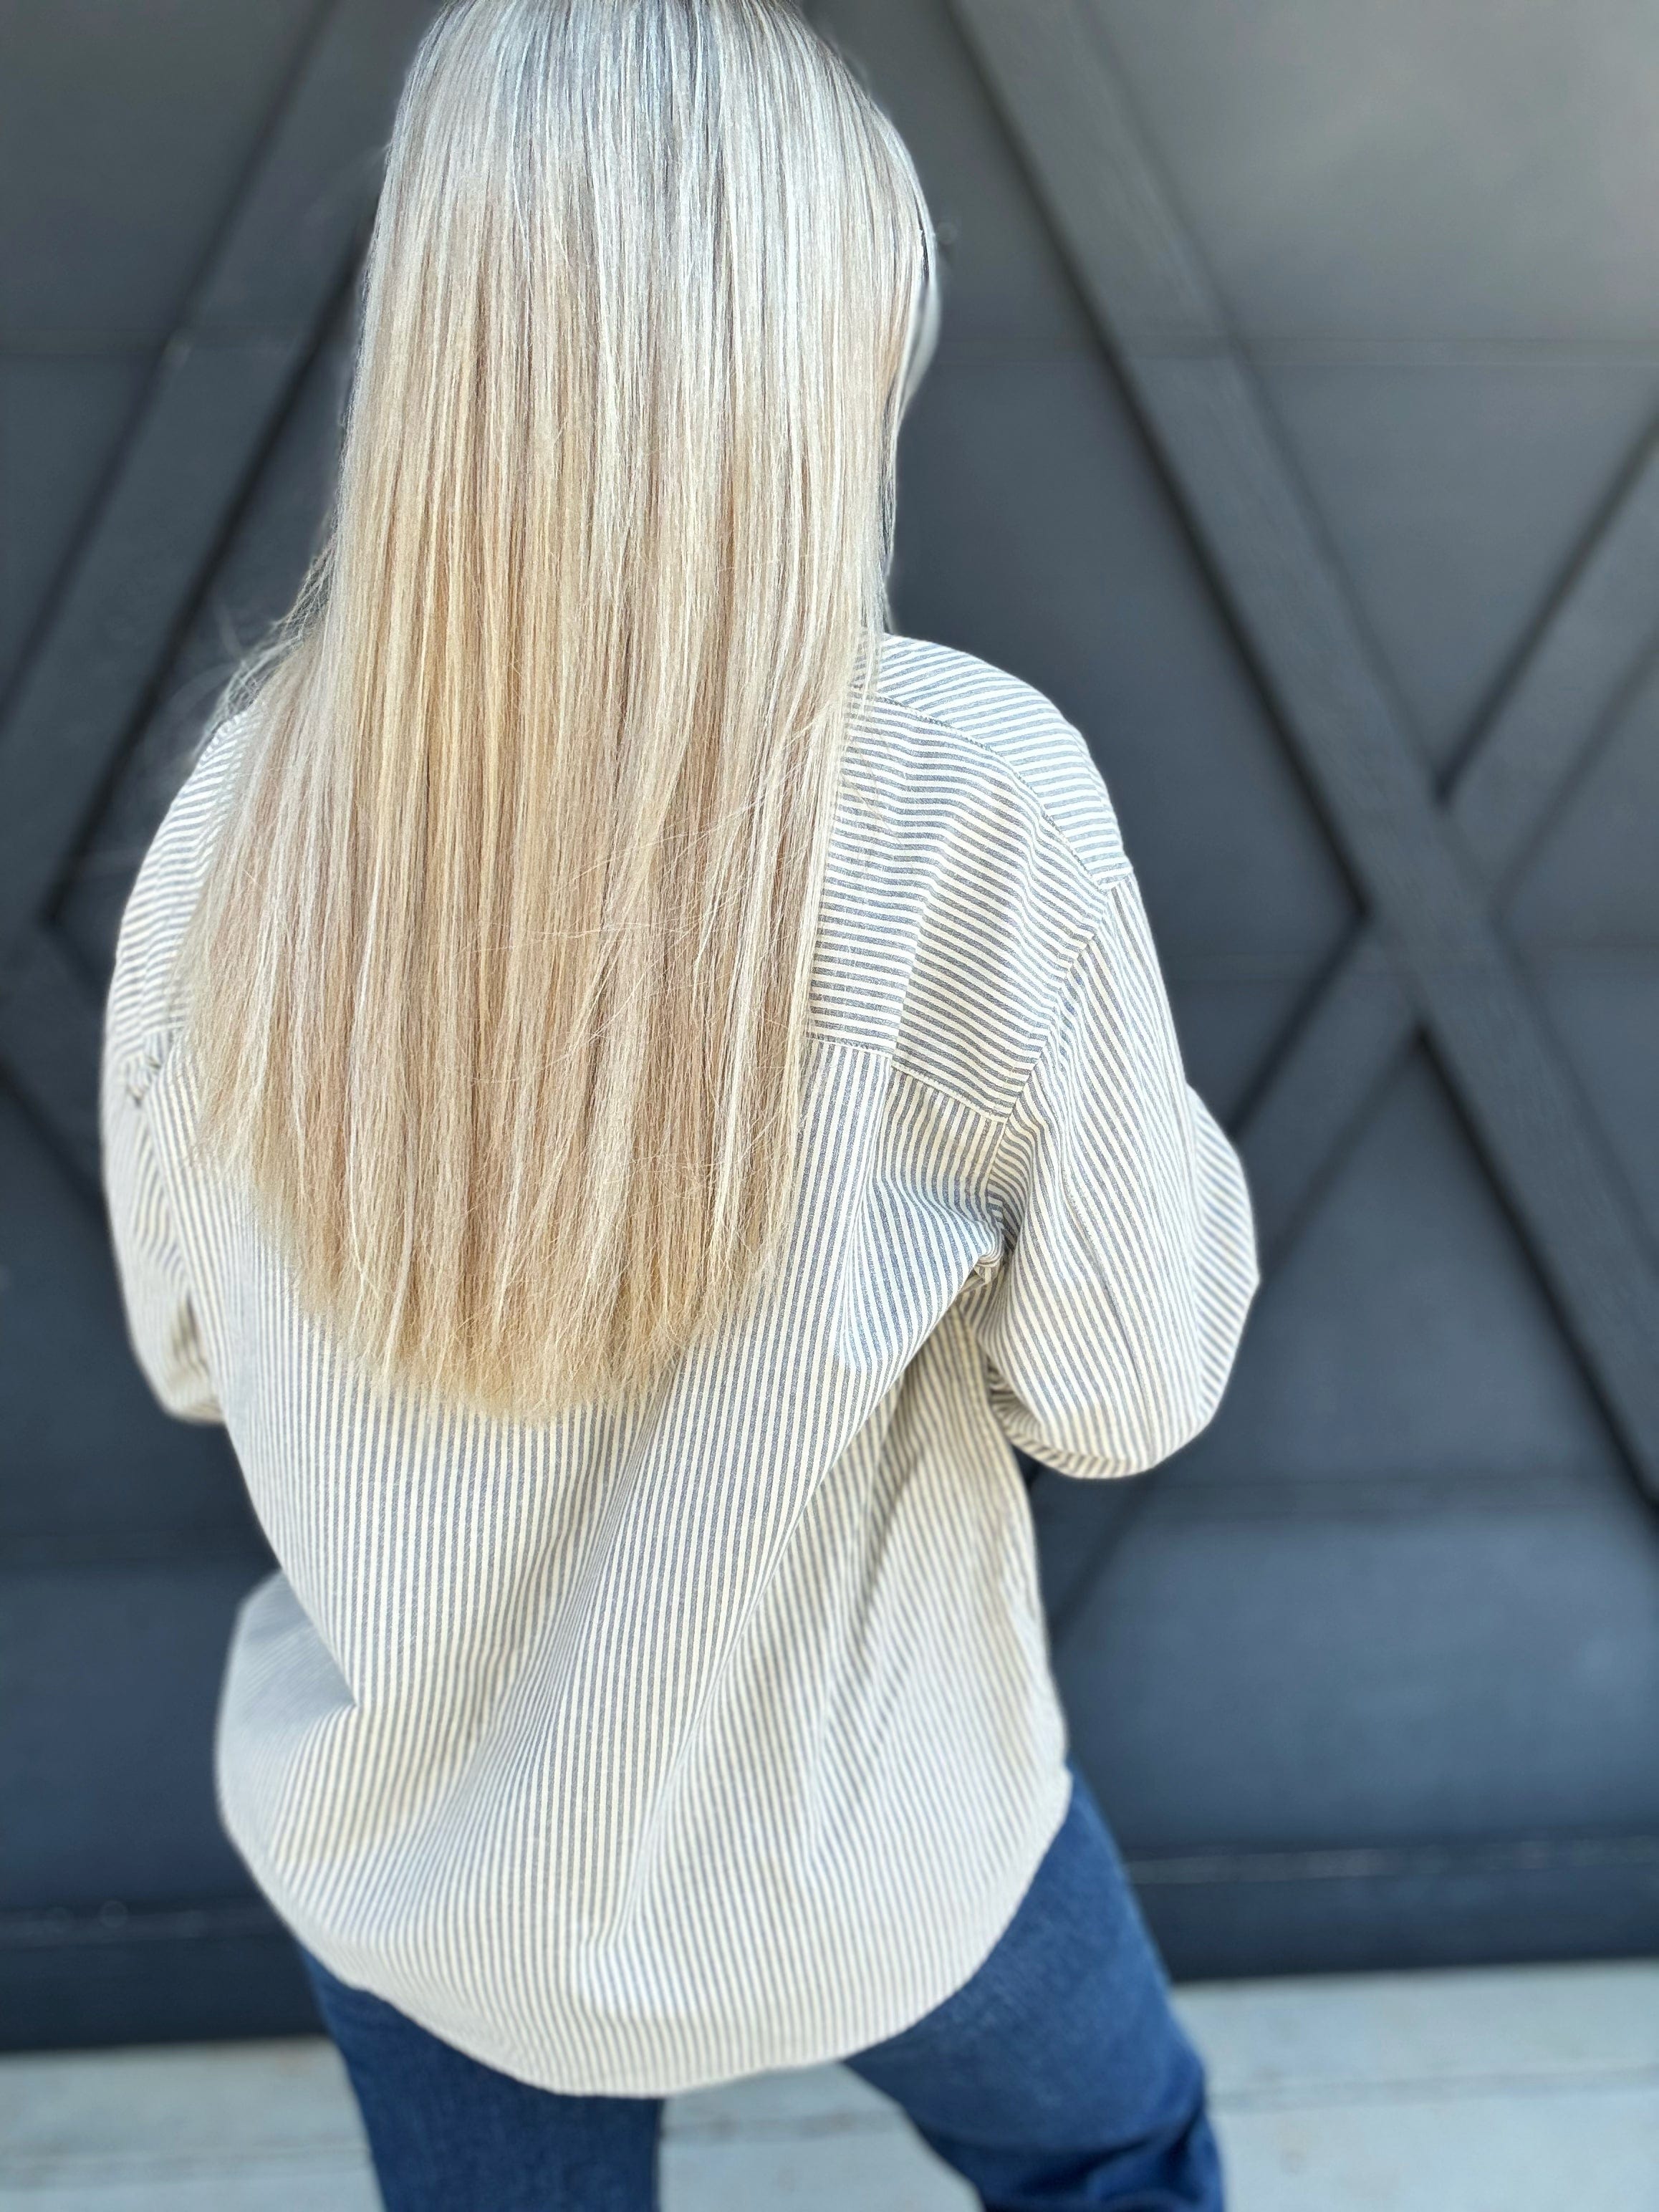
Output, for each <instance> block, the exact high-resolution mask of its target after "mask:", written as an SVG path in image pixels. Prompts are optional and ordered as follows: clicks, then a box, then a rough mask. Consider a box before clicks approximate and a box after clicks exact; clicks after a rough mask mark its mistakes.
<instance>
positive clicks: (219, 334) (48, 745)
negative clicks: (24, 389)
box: [0, 0, 434, 1194]
mask: <svg viewBox="0 0 1659 2212" xmlns="http://www.w3.org/2000/svg"><path fill="white" fill-rule="evenodd" d="M433 4H434V0H336V4H335V5H333V6H332V7H331V8H330V9H328V10H327V11H326V12H325V15H323V17H322V18H321V20H320V21H319V24H318V26H317V27H316V28H315V29H314V30H313V34H312V37H311V40H310V42H309V44H308V46H307V50H306V52H305V55H304V58H303V59H302V61H301V66H300V70H299V72H298V75H297V76H296V78H295V82H294V83H293V85H292V87H291V88H289V91H288V94H287V97H286V98H285V99H284V100H283V104H282V106H281V108H280V111H279V112H278V113H277V114H276V117H275V118H274V119H273V123H272V125H271V127H270V131H268V133H267V135H266V137H265V138H264V142H263V143H262V144H261V146H260V147H259V149H258V152H257V155H256V156H255V159H254V161H253V164H252V169H251V172H250V173H249V175H248V177H247V179H246V183H245V184H244V185H243V187H242V190H241V191H240V194H239V196H238V197H237V200H236V203H235V204H234V208H233V209H232V210H231V212H230V214H229V216H228V220H227V222H226V223H225V225H224V226H223V228H222V232H221V234H220V236H219V238H218V240H216V244H215V246H213V248H212V250H211V252H210V255H209V257H208V262H207V266H206V268H205V269H204V271H203V273H202V275H201V276H200V278H199V280H198V281H197V284H196V286H195V288H194V290H193V292H192V295H191V299H190V301H189V303H188V305H187V307H186V308H185V313H184V315H183V317H182V319H181V320H180V322H179V327H178V328H177V329H176V330H175V331H174V332H173V336H172V337H171V338H170V339H169V341H168V343H167V346H166V348H165V349H164V351H163V353H162V355H161V360H160V362H158V364H157V367H156V369H155V374H154V376H153V378H152V380H151V382H150V384H149V389H148V391H147V392H146V394H145V398H144V402H143V407H142V409H141V410H140V414H139V416H138V419H137V422H136V424H135V426H134V428H133V429H132V432H131V435H130V436H129V437H128V439H127V441H126V443H125V447H124V448H123V450H122V453H121V455H120V458H119V460H118V465H117V466H116V468H115V470H114V472H113V474H112V479H111V482H110V484H109V487H108V489H107V491H106V495H105V496H104V498H103V499H102V501H100V505H99V507H98V509H97V511H96V513H95V514H94V517H93V520H92V522H91V524H90V526H89V528H88V531H87V532H86V534H85V537H84V538H83V540H82V544H80V546H79V547H78V548H77V550H76V555H75V556H74V559H73V561H72V562H71V563H70V568H69V571H68V574H67V576H66V578H65V580H64V584H63V586H62V588H61V589H60V590H59V591H58V592H56V593H55V595H54V598H53V601H52V605H51V607H50V608H49V610H48V612H47V615H46V619H45V622H44V624H43V626H42V628H41V630H40V634H39V635H38V636H37V638H36V640H35V641H34V642H33V648H32V650H31V651H30V652H29V653H28V654H27V658H26V659H25V662H24V665H23V670H22V673H21V677H20V678H19V680H18V682H17V683H16V684H15V687H14V689H13V691H12V695H11V696H10V699H9V702H8V703H7V706H6V709H5V713H4V717H3V720H0V818H3V819H4V820H6V821H7V822H9V823H13V824H17V823H21V824H23V825H25V826H24V831H23V835H22V836H21V838H19V837H17V836H15V835H12V836H9V839H8V844H9V850H10V851H11V852H12V853H13V854H14V855H15V857H14V859H13V861H12V864H11V866H10V868H9V872H7V873H6V874H5V876H4V877H3V878H0V1060H3V1063H4V1066H5V1069H6V1073H7V1074H8V1075H9V1077H10V1079H11V1080H12V1081H13V1083H14V1084H15V1086H16V1088H17V1090H18V1091H19V1092H20V1094H21V1096H22V1097H23V1098H24V1099H25V1100H26V1101H27V1103H28V1105H29V1106H30V1108H31V1109H32V1110H33V1114H34V1115H35V1117H36V1119H37V1120H38V1121H39V1122H40V1124H41V1126H42V1127H43V1128H44V1129H45V1131H46V1134H47V1136H48V1138H49V1139H51V1141H52V1143H53V1145H54V1146H55V1148H56V1149H57V1151H58V1155H59V1157H60V1158H62V1159H63V1161H64V1164H65V1165H66V1166H67V1167H68V1169H69V1170H70V1174H71V1176H73V1177H74V1178H75V1180H76V1182H78V1183H79V1184H80V1185H81V1187H82V1189H83V1190H84V1191H85V1192H87V1193H88V1194H94V1193H95V1191H96V1188H97V1181H98V1140H97V1113H96V1095H97V1066H98V1046H99V1037H100V1023H101V1009H100V1006H99V1005H98V1003H97V1000H96V999H95V997H94V994H93V992H92V990H91V989H90V988H89V987H88V982H87V981H86V979H85V978H84V977H83V976H82V973H81V971H80V969H79V968H78V967H77V966H76V963H75V962H74V961H73V960H72V959H71V958H70V956H69V954H68V952H67V951H66V949H65V947H64V943H63V940H62V939H61V937H60V936H59V935H58V933H57V932H56V931H55V930H54V929H53V928H52V926H51V924H50V922H49V921H48V920H47V919H46V916H47V913H48V910H49V907H50V902H51V901H52V896H53V894H54V892H55V890H56V889H57V887H58V884H59V883H60V882H61V881H62V879H63V877H64V872H65V870H66V869H67V868H68V866H70V863H71V860H72V857H73V855H74V854H75V853H76V850H77V849H78V848H79V845H80V843H81V841H82V838H83V836H84V835H85V833H86V829H87V824H88V820H89V819H90V818H91V817H92V816H93V815H94V812H95V811H96V809H97V806H98V803H99V800H100V797H101V795H102V793H104V791H105V789H106V786H107V784H108V781H109V780H110V778H111V777H112V775H114V774H115V773H116V772H117V771H118V766H119V763H120V760H121V758H122V756H123V753H124V751H125V746H126V744H127V742H128V740H129V739H130V738H131V736H132V735H133V733H134V732H135V731H136V730H137V728H139V727H140V726H142V723H143V718H144V717H145V715H146V714H148V712H149V709H150V708H151V707H152V706H153V704H154V700H155V687H156V685H157V684H158V683H159V682H160V681H161V678H162V676H163V674H164V671H165V670H166V667H167V663H168V661H169V659H170V658H171V655H172V653H173V649H174V647H176V645H177V643H178V642H179V639H180V637H181V636H182V635H183V633H184V630H185V627H186V625H187V624H188V623H189V622H190V620H191V616H192V615H193V613H194V611H195V610H196V608H197V605H198V604H199V601H200V598H201V594H202V592H203V591H204V588H205V586H206V585H207V583H208V582H209V581H210V579H211V576H212V574H213V570H214V568H215V565H216V562H217V559H218V557H219V555H220V553H221V552H222V549H223V546H224V544H225V542H226V540H227V538H228V535H229V533H230V532H231V530H232V529H233V528H234V524H235V520H236V517H237V515H238V513H239V511H240V507H241V506H242V503H243V501H244V499H245V498H246V495H247V493H248V492H249V490H250V489H251V488H252V483H253V482H254V480H255V479H256V477H257V476H258V469H259V465H260V463H261V461H262V459H264V455H265V454H266V453H267V452H268V451H269V448H270V442H271V441H272V439H273V438H274V436H275V435H276V430H277V428H278V427H279V426H280V424H281V422H282V421H283V416H284V415H285V414H286V412H287V410H288V408H289V404H290V402H291V400H292V398H293V397H294V395H295V391H296V390H297V388H298V386H299V384H300V382H301V379H302V378H303V376H304V374H305V372H306V370H307V367H308V365H309V363H310V362H311V361H312V359H313V355H314V353H315V350H316V348H317V345H318V343H319V341H320V338H321V337H322V335H323V333H324V331H325V330H326V328H327V326H328V323H329V320H330V319H331V315H332V313H333V312H334V310H335V308H336V307H337V304H338V301H339V299H340V296H341V287H342V285H343V283H346V282H347V281H348V280H349V276H350V274H351V271H352V270H353V268H354V266H355V264H356V255H357V252H358V250H359V248H360V246H361V242H362V234H363V230H364V226H365V223H366V222H367V219H368V216H370V215H371V214H372V213H373V210H374V200H375V196H376V193H377V191H378V189H379V185H380V150H381V148H382V146H383V144H384V142H385V135H386V127H387V125H388V123H389V121H390V118H391V112H392V103H393V100H394V99H395V95H396V93H397V88H398V83H399V82H400V81H401V78H402V75H403V72H404V68H405V66H406V65H407V63H408V60H409V58H410V52H412V49H413V46H414V43H415V40H416V38H417V37H418V36H419V34H420V32H421V31H422V29H423V28H424V27H425V24H426V22H427V21H428V18H429V17H430V15H431V14H432V10H433Z"/></svg>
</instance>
